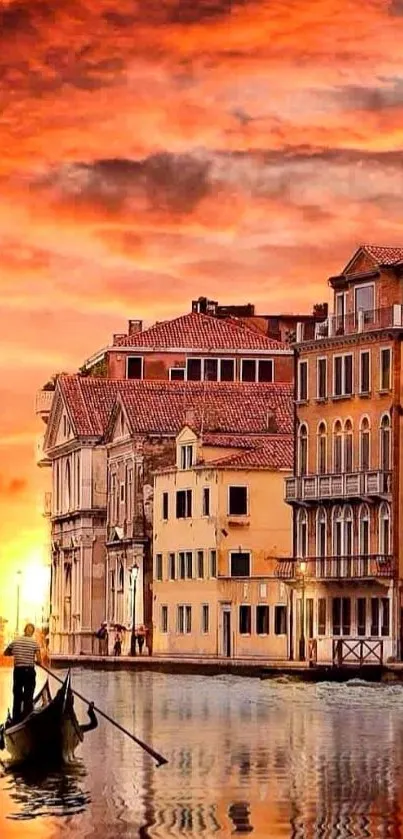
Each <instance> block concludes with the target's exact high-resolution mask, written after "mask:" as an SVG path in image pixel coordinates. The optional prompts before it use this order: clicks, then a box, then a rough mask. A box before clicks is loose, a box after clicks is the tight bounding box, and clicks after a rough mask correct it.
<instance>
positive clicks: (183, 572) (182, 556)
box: [178, 551, 186, 580]
mask: <svg viewBox="0 0 403 839" xmlns="http://www.w3.org/2000/svg"><path fill="white" fill-rule="evenodd" d="M178 559H179V579H180V580H184V579H185V577H186V561H185V554H184V551H179V554H178Z"/></svg>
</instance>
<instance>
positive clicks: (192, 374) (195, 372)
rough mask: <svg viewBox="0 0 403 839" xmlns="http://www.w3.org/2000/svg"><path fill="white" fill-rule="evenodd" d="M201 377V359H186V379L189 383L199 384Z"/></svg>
mask: <svg viewBox="0 0 403 839" xmlns="http://www.w3.org/2000/svg"><path fill="white" fill-rule="evenodd" d="M201 377H202V360H201V358H187V359H186V378H187V379H188V380H189V381H190V382H200V381H201Z"/></svg>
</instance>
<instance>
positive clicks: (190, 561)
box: [186, 551, 193, 580]
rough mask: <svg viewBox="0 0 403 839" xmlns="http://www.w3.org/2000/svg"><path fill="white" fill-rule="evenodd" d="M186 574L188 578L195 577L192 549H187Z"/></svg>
mask: <svg viewBox="0 0 403 839" xmlns="http://www.w3.org/2000/svg"><path fill="white" fill-rule="evenodd" d="M186 576H187V578H188V580H191V579H192V577H193V554H192V551H186Z"/></svg>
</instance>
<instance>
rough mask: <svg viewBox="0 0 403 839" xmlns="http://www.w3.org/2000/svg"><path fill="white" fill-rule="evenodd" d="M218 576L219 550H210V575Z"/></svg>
mask: <svg viewBox="0 0 403 839" xmlns="http://www.w3.org/2000/svg"><path fill="white" fill-rule="evenodd" d="M216 576H217V551H210V577H216Z"/></svg>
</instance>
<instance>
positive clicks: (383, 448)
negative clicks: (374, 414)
mask: <svg viewBox="0 0 403 839" xmlns="http://www.w3.org/2000/svg"><path fill="white" fill-rule="evenodd" d="M380 436H381V439H380V468H381V469H382V471H383V472H389V471H390V440H391V433H390V417H389V415H388V414H384V415H383V417H382V419H381V434H380Z"/></svg>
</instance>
